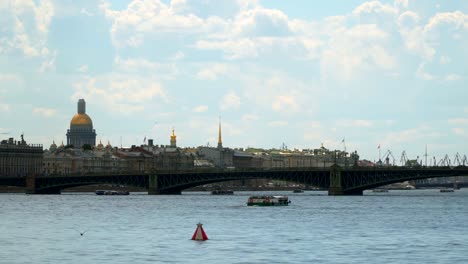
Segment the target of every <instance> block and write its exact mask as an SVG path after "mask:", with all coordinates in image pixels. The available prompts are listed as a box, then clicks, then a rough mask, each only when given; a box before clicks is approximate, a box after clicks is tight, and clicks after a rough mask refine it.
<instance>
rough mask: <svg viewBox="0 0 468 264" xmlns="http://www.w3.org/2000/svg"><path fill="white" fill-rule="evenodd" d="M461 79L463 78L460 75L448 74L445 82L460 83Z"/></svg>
mask: <svg viewBox="0 0 468 264" xmlns="http://www.w3.org/2000/svg"><path fill="white" fill-rule="evenodd" d="M460 79H461V76H460V75H458V74H454V73H452V74H447V76H445V80H446V81H458V80H460Z"/></svg>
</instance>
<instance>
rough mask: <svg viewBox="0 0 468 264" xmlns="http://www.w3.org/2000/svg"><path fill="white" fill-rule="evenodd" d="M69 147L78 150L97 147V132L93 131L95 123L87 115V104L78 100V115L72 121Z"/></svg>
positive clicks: (69, 132)
mask: <svg viewBox="0 0 468 264" xmlns="http://www.w3.org/2000/svg"><path fill="white" fill-rule="evenodd" d="M67 145H68V146H70V145H72V146H74V147H77V148H81V147H83V145H90V146H95V145H96V131H95V130H94V129H93V121H92V120H91V117H89V116H88V115H87V114H86V102H85V100H84V99H80V100H78V113H77V114H76V115H74V116H73V118H72V120H71V121H70V129H68V130H67Z"/></svg>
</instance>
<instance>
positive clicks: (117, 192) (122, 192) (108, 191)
mask: <svg viewBox="0 0 468 264" xmlns="http://www.w3.org/2000/svg"><path fill="white" fill-rule="evenodd" d="M95 193H96V195H129V194H130V193H129V192H127V191H114V190H96V192H95Z"/></svg>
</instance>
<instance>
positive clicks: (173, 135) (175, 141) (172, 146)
mask: <svg viewBox="0 0 468 264" xmlns="http://www.w3.org/2000/svg"><path fill="white" fill-rule="evenodd" d="M176 143H177V136H176V134H175V132H174V127H173V128H172V134H171V148H176V147H177V145H176Z"/></svg>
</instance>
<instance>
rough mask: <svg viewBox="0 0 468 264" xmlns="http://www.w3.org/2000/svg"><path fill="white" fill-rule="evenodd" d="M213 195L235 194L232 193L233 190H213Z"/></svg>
mask: <svg viewBox="0 0 468 264" xmlns="http://www.w3.org/2000/svg"><path fill="white" fill-rule="evenodd" d="M211 194H214V195H227V194H234V192H233V191H231V190H213V191H211Z"/></svg>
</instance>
